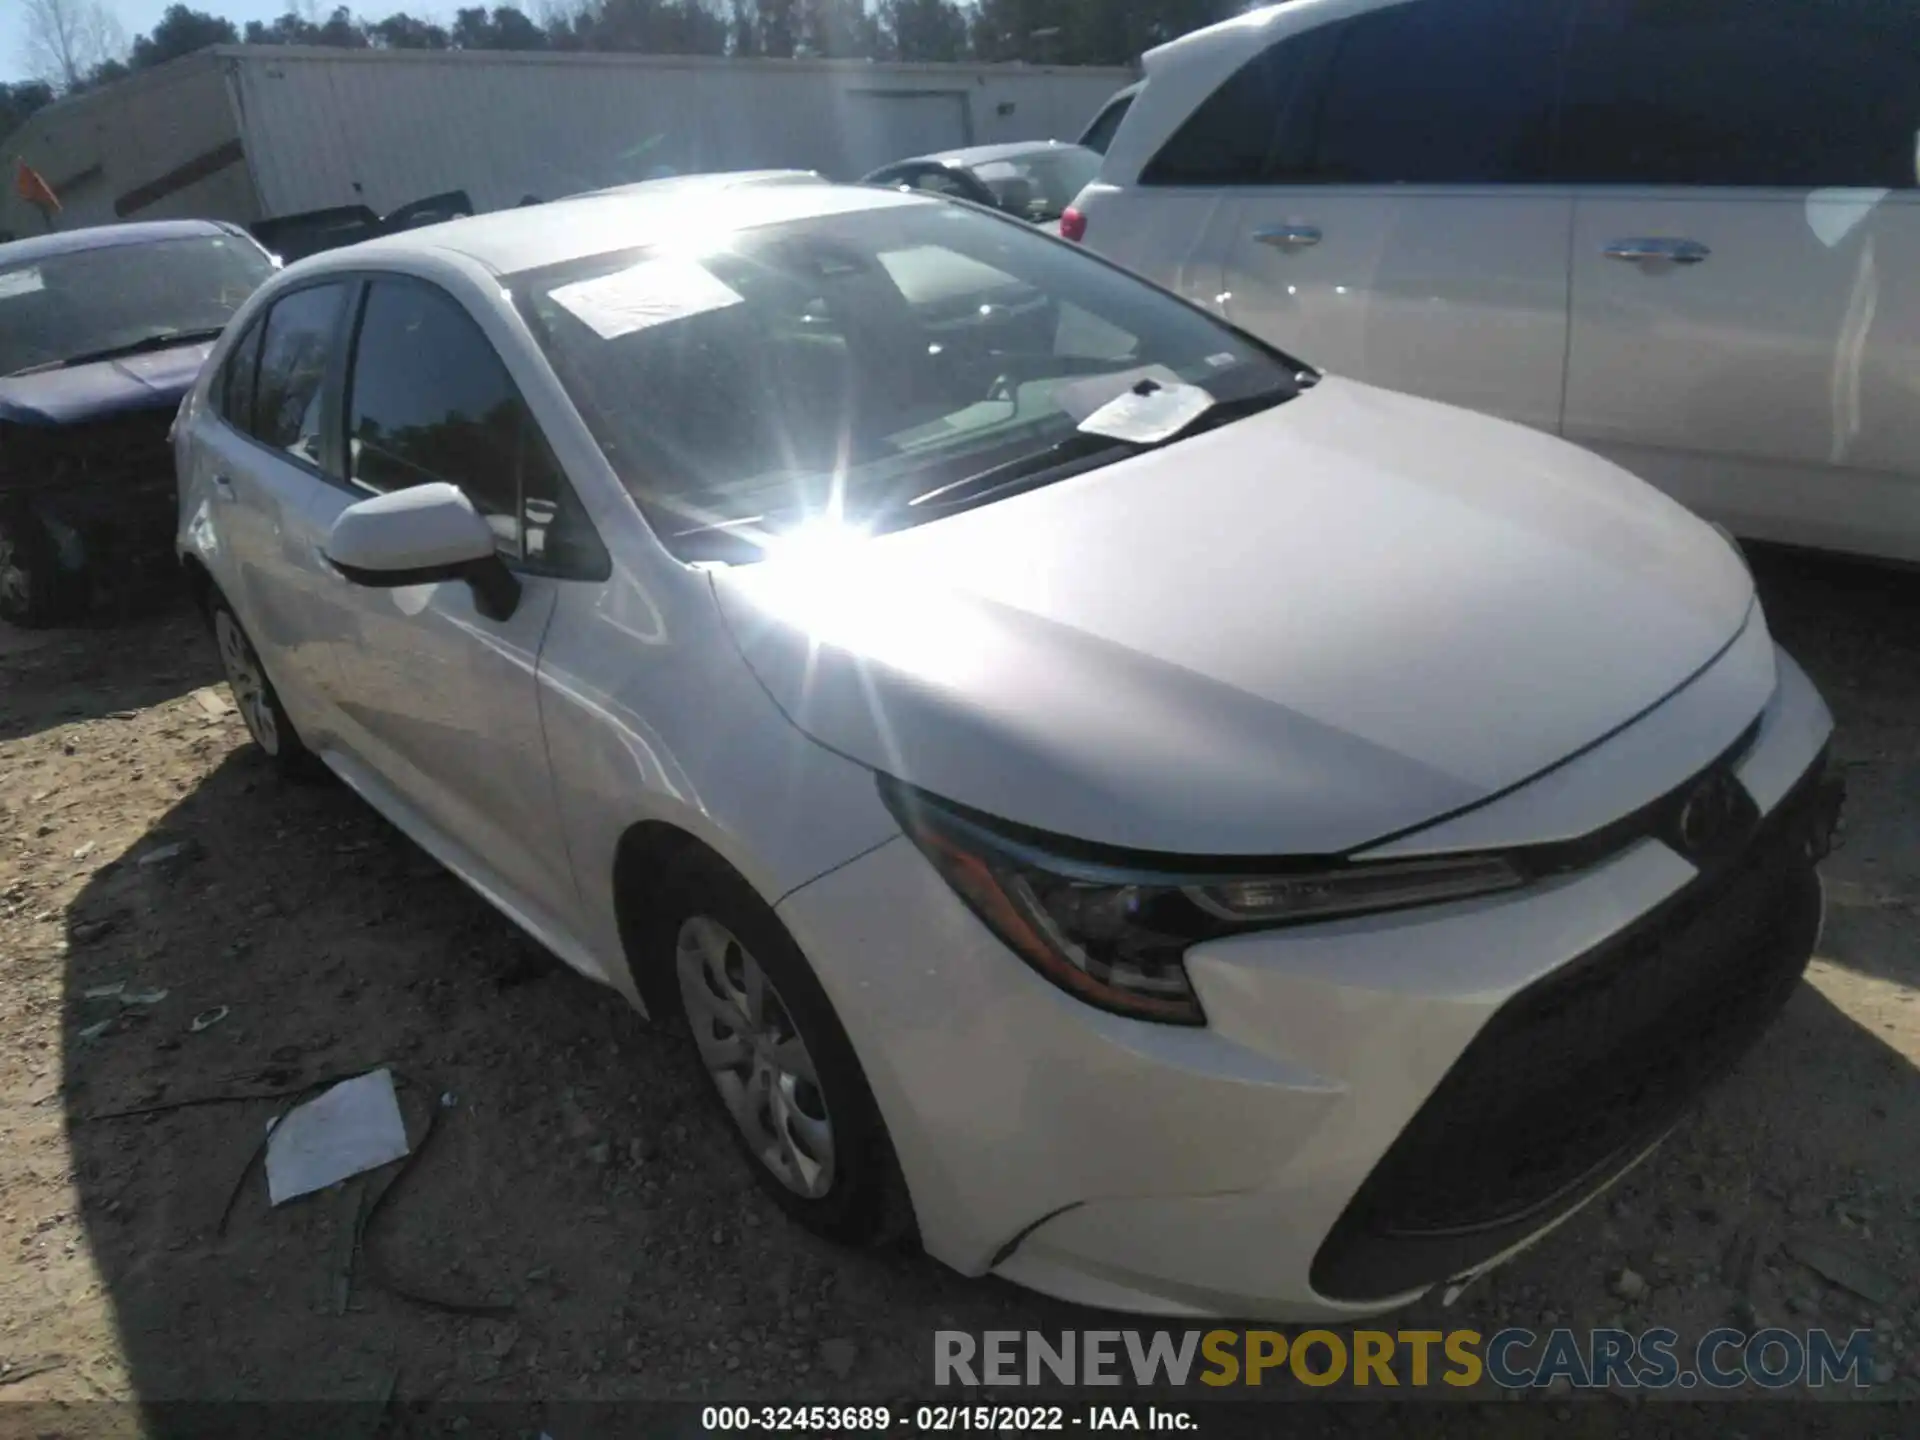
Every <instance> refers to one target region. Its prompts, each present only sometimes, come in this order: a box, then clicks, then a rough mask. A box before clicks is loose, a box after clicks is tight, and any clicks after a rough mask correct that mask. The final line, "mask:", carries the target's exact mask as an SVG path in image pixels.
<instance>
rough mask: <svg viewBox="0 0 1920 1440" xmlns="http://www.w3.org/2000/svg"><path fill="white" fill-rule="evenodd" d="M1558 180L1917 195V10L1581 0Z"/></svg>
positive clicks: (1776, 1) (1875, 1) (1845, 4)
mask: <svg viewBox="0 0 1920 1440" xmlns="http://www.w3.org/2000/svg"><path fill="white" fill-rule="evenodd" d="M1560 132H1561V133H1560V147H1559V166H1558V168H1559V170H1560V173H1561V175H1562V176H1563V177H1564V178H1566V179H1567V180H1569V181H1573V182H1576V183H1586V184H1600V185H1609V184H1611V185H1636V184H1637V185H1734V186H1754V187H1765V186H1782V187H1788V188H1793V189H1820V188H1825V187H1849V186H1855V187H1865V188H1874V189H1879V188H1888V189H1912V188H1913V187H1914V186H1915V184H1916V183H1920V176H1917V175H1916V173H1915V172H1916V153H1915V152H1916V143H1917V142H1920V13H1917V12H1916V11H1915V9H1914V7H1913V6H1911V5H1896V4H1887V3H1884V0H1766V3H1765V4H1751V3H1743V0H1586V3H1585V6H1584V10H1583V13H1582V16H1581V22H1580V24H1579V26H1578V27H1577V29H1576V31H1575V38H1574V45H1573V51H1572V54H1571V56H1570V58H1569V62H1568V71H1567V79H1566V93H1565V99H1564V101H1563V104H1562V114H1561V124H1560Z"/></svg>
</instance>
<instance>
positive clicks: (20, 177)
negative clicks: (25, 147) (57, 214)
mask: <svg viewBox="0 0 1920 1440" xmlns="http://www.w3.org/2000/svg"><path fill="white" fill-rule="evenodd" d="M19 163H20V169H19V172H18V173H17V174H16V175H15V176H14V177H13V188H14V189H16V190H18V191H19V192H20V198H21V199H22V200H24V201H26V202H27V203H28V204H29V205H37V206H39V207H40V208H41V209H42V210H45V211H49V212H52V211H56V210H58V209H59V208H60V197H59V196H58V195H56V194H54V193H53V187H52V186H51V185H49V184H47V182H46V179H45V178H44V177H43V176H42V175H41V174H40V172H39V171H38V170H36V169H34V168H33V167H32V166H31V165H29V164H27V162H26V161H25V160H20V162H19Z"/></svg>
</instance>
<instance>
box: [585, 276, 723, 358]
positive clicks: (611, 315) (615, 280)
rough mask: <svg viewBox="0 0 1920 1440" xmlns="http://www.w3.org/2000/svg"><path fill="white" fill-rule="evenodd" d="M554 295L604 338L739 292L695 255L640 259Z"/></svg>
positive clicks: (713, 305) (702, 310) (718, 305)
mask: <svg viewBox="0 0 1920 1440" xmlns="http://www.w3.org/2000/svg"><path fill="white" fill-rule="evenodd" d="M552 294H553V299H554V301H555V302H556V303H558V304H560V305H564V306H565V307H566V308H567V310H568V311H570V312H571V313H572V314H573V315H574V316H576V317H577V318H578V319H579V320H580V322H581V324H583V325H585V326H587V327H588V328H589V329H590V330H592V331H593V333H594V334H596V335H598V336H599V337H600V338H601V339H603V340H617V339H619V338H620V337H621V336H622V335H631V334H633V333H634V332H635V331H637V330H648V329H651V328H652V327H653V326H655V325H665V324H667V323H668V322H670V321H674V320H685V319H687V318H689V317H690V316H694V315H705V314H706V313H708V312H709V311H712V310H724V309H725V308H726V307H727V306H729V305H738V304H739V303H740V295H739V293H738V292H737V291H735V290H734V289H732V288H731V287H730V286H728V285H726V284H725V283H724V282H722V281H721V280H719V279H717V278H716V277H715V276H714V274H713V272H712V271H711V270H709V269H707V268H706V266H704V265H702V264H700V263H699V262H698V261H696V260H644V261H642V262H641V263H640V264H638V265H630V266H628V267H627V268H626V269H625V270H616V271H614V272H613V273H612V274H611V275H596V276H594V277H593V279H591V280H576V281H575V282H574V283H573V284H571V285H562V286H561V287H560V288H559V289H558V290H555V291H553V292H552Z"/></svg>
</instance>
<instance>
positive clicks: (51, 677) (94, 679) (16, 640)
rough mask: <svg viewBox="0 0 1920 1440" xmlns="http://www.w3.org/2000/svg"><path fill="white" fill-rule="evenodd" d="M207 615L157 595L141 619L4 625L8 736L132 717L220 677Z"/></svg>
mask: <svg viewBox="0 0 1920 1440" xmlns="http://www.w3.org/2000/svg"><path fill="white" fill-rule="evenodd" d="M201 629H202V625H201V621H200V617H199V616H198V615H197V614H195V613H194V612H193V610H192V608H191V607H190V606H189V605H188V604H187V602H186V601H184V600H178V599H174V598H171V597H167V598H162V599H156V600H155V601H154V602H153V605H152V607H151V608H150V609H148V610H147V611H146V612H145V613H143V614H142V615H141V616H139V617H137V618H133V619H128V620H120V621H109V620H107V619H104V618H103V619H99V620H94V621H89V622H88V623H86V624H84V625H80V626H74V627H69V628H65V629H60V630H17V629H14V628H13V627H12V626H8V625H3V624H0V660H4V662H5V664H6V667H7V680H8V683H7V685H6V686H5V688H4V689H0V741H6V740H13V739H18V738H21V737H23V736H28V735H36V734H38V733H40V732H41V731H43V730H50V729H52V728H53V727H54V726H56V725H65V724H69V723H72V722H74V721H81V720H95V719H99V718H100V717H101V716H104V715H114V714H128V715H130V714H132V713H133V712H135V711H138V710H141V709H144V708H145V707H147V706H149V705H157V704H160V703H161V702H162V701H166V700H172V699H174V698H175V697H177V696H180V695H184V694H186V693H187V691H189V690H193V689H197V688H198V687H199V686H202V685H208V684H212V683H214V682H216V681H218V680H219V679H220V666H219V662H218V661H217V660H216V659H215V658H214V654H213V647H212V646H211V645H208V644H205V643H204V642H203V641H202V639H201V636H200V631H201Z"/></svg>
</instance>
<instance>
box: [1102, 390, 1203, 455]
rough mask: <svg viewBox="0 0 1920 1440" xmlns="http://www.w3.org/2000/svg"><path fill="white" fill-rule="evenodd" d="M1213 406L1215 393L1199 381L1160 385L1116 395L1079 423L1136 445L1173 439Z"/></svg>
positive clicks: (1113, 438)
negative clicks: (1211, 393)
mask: <svg viewBox="0 0 1920 1440" xmlns="http://www.w3.org/2000/svg"><path fill="white" fill-rule="evenodd" d="M1212 408H1213V396H1211V395H1209V394H1208V393H1207V392H1206V391H1205V390H1202V389H1201V388H1200V387H1199V386H1198V385H1184V384H1180V383H1178V382H1176V383H1175V384H1172V385H1161V386H1157V387H1156V388H1154V389H1152V390H1148V391H1146V392H1145V393H1142V392H1141V391H1139V390H1128V391H1126V392H1125V393H1124V394H1121V395H1118V396H1115V397H1114V398H1113V399H1112V400H1109V401H1108V402H1107V403H1106V404H1104V405H1102V406H1101V407H1100V408H1099V409H1098V410H1096V411H1094V412H1093V414H1091V415H1089V416H1087V418H1086V419H1084V420H1082V421H1081V422H1080V424H1079V427H1078V428H1079V429H1081V430H1083V431H1085V432H1086V433H1087V434H1089V435H1104V436H1106V437H1107V438H1108V439H1111V440H1125V441H1127V442H1129V443H1130V444H1134V445H1158V444H1160V443H1161V442H1162V441H1165V440H1171V439H1172V438H1173V437H1174V436H1176V435H1178V434H1179V433H1180V432H1181V431H1182V430H1184V429H1186V428H1187V426H1189V425H1191V424H1192V423H1193V422H1194V421H1196V420H1198V419H1199V418H1200V417H1201V416H1202V415H1204V414H1206V413H1207V411H1209V410H1211V409H1212Z"/></svg>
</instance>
